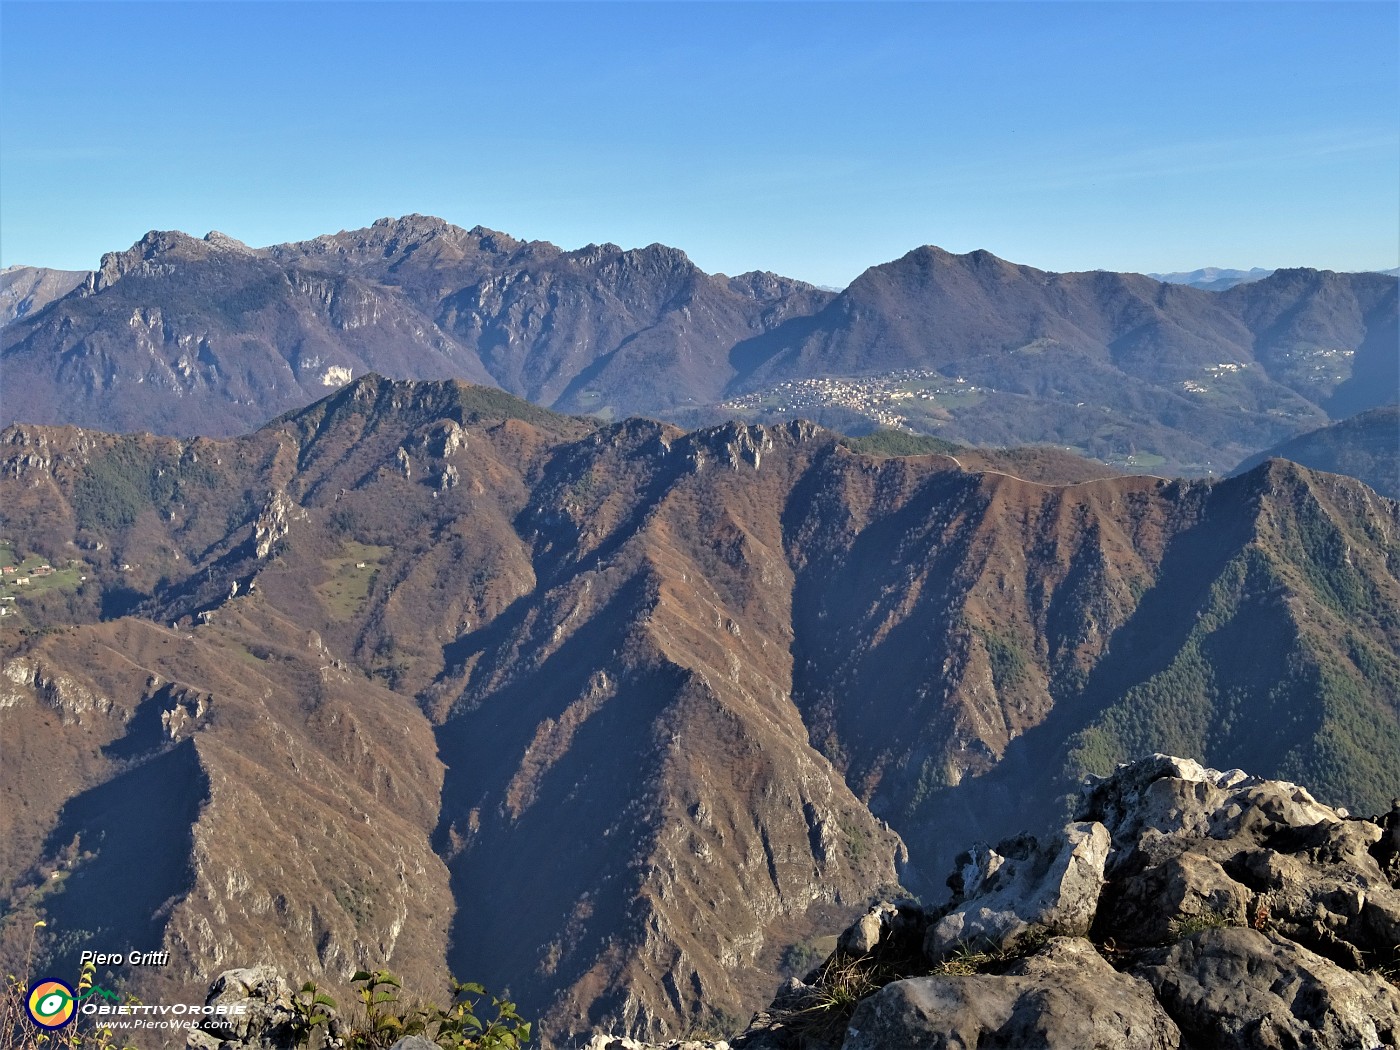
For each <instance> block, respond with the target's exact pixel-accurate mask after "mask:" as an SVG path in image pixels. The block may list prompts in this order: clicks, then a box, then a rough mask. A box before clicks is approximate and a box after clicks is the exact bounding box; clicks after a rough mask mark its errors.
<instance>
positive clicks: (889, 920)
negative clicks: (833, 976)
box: [836, 900, 926, 956]
mask: <svg viewBox="0 0 1400 1050" xmlns="http://www.w3.org/2000/svg"><path fill="white" fill-rule="evenodd" d="M925 925H926V920H925V918H924V914H923V909H922V908H920V907H919V906H918V905H917V904H915V903H914V902H913V901H910V900H901V901H896V902H894V903H891V902H889V901H880V902H879V903H878V904H875V905H874V906H872V907H871V909H870V910H869V911H868V912H866V913H865V914H864V915H862V916H861V917H860V918H859V919H857V920H856V921H855V922H854V923H852V924H851V925H850V926H849V927H848V928H847V929H846V931H845V932H844V933H842V934H841V936H840V937H839V938H838V939H837V941H836V950H837V951H838V952H840V953H841V954H842V955H846V956H860V955H870V954H871V953H874V952H889V951H893V952H900V953H904V952H908V951H918V950H919V946H920V944H921V942H922V939H923V931H924V926H925ZM910 942H912V943H910Z"/></svg>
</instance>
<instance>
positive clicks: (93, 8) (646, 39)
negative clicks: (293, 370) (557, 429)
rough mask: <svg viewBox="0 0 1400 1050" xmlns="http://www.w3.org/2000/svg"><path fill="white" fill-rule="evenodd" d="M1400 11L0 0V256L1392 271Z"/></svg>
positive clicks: (1397, 231) (847, 268) (1397, 203)
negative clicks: (454, 257)
mask: <svg viewBox="0 0 1400 1050" xmlns="http://www.w3.org/2000/svg"><path fill="white" fill-rule="evenodd" d="M1397 55H1400V5H1397V4H1395V3H1393V2H1377V3H1357V4H1348V3H1337V2H1332V3H1309V2H1292V3H1282V4H1275V3H1268V2H1259V3H1225V4H1220V3H1209V2H1177V3H1089V4H1079V3H1050V2H1043V3H970V4H963V3H937V2H934V3H922V4H889V5H886V4H872V3H861V4H840V3H835V4H816V3H775V4H757V3H755V4H725V3H702V4H684V3H665V4H661V3H658V4H649V3H618V4H592V3H570V4H561V5H555V4H533V3H514V4H504V5H497V4H467V3H427V4H404V3H398V4H389V3H371V4H340V3H233V4H219V3H152V4H124V3H110V2H109V3H101V4H95V5H89V4H83V3H23V2H16V0H5V2H4V3H3V4H0V59H3V62H0V95H2V96H3V97H2V100H0V102H2V108H0V262H3V263H4V264H5V265H9V264H13V263H30V264H36V265H46V266H56V267H65V268H74V269H76V268H89V267H92V266H95V265H96V263H97V261H98V258H99V257H100V255H101V253H102V252H104V251H108V250H113V249H119V248H124V247H126V246H128V245H130V244H131V243H132V242H133V241H135V240H136V239H137V238H138V237H140V236H141V234H142V233H144V232H145V231H146V230H148V229H152V228H161V229H170V228H175V229H183V230H186V231H188V232H191V233H195V234H203V233H204V232H206V231H208V230H210V229H219V230H222V231H223V232H225V233H228V234H230V235H232V236H234V237H238V238H239V239H241V240H244V241H247V242H248V243H250V244H255V245H262V244H269V243H274V242H278V241H284V240H293V239H300V238H305V237H311V236H314V235H316V234H319V233H326V232H333V231H335V230H339V229H345V228H349V229H353V228H356V227H360V226H365V225H368V224H369V223H370V222H371V221H373V220H374V219H376V218H378V217H380V216H384V215H400V214H405V213H408V212H414V211H417V212H424V213H429V214H436V215H441V216H443V217H444V218H446V219H449V220H450V221H452V222H456V223H458V224H460V225H463V226H472V225H476V224H481V225H484V226H489V227H492V228H495V229H500V230H504V231H506V232H508V233H511V234H513V235H515V236H518V237H525V238H539V239H544V240H550V241H554V242H555V243H557V244H561V245H563V246H565V247H570V248H572V247H578V246H581V245H583V244H586V243H588V242H590V241H614V242H617V243H619V244H622V245H624V246H626V247H632V246H637V245H644V244H648V243H651V242H653V241H661V242H664V243H667V244H672V245H675V246H677V247H680V248H683V249H685V250H686V251H687V252H688V253H689V254H690V256H691V257H692V258H693V259H694V260H695V261H696V262H697V263H698V264H699V265H701V266H702V267H704V268H705V269H707V270H711V271H724V272H727V273H737V272H741V271H743V270H750V269H768V270H774V271H777V272H780V273H785V274H789V275H791V276H795V277H801V278H805V279H807V280H810V281H814V282H817V283H821V284H828V285H838V286H839V285H844V284H845V283H847V282H848V281H850V280H851V279H852V278H853V277H855V276H856V275H857V274H858V273H859V272H860V271H861V270H863V269H865V268H866V267H867V266H870V265H873V264H876V263H880V262H884V261H887V260H889V259H892V258H896V257H898V256H900V255H903V254H904V253H905V252H907V251H908V250H910V249H911V248H913V247H915V246H917V245H920V244H926V243H930V244H938V245H940V246H942V247H944V248H947V249H949V250H952V251H959V252H964V251H971V250H973V249H975V248H986V249H988V250H990V251H992V252H995V253H996V254H998V255H1000V256H1003V257H1004V258H1009V259H1012V260H1014V261H1016V262H1023V263H1029V264H1032V265H1035V266H1040V267H1043V268H1046V269H1053V270H1080V269H1094V268H1106V269H1115V270H1146V271H1150V270H1176V269H1191V268H1194V267H1196V266H1204V265H1218V266H1240V267H1249V266H1267V267H1275V266H1289V265H1310V266H1320V267H1327V268H1331V269H1339V270H1346V269H1376V268H1388V267H1392V266H1395V265H1397V264H1400V71H1398V70H1397Z"/></svg>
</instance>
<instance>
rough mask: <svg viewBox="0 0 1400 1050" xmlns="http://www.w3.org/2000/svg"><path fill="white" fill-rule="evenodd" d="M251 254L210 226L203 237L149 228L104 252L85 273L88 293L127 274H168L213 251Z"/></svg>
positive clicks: (99, 290) (242, 244) (241, 244)
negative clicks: (124, 244) (133, 239)
mask: <svg viewBox="0 0 1400 1050" xmlns="http://www.w3.org/2000/svg"><path fill="white" fill-rule="evenodd" d="M216 252H218V253H234V254H239V255H249V256H251V255H252V254H253V251H252V249H251V248H249V247H248V246H247V245H245V244H244V243H243V242H241V241H236V240H234V239H233V238H232V237H228V236H225V235H224V234H222V233H219V232H218V231H214V230H211V231H210V232H209V234H208V236H206V237H203V238H198V237H191V236H190V235H189V234H188V233H184V232H182V231H180V230H151V231H149V232H148V233H147V234H146V235H145V236H144V237H142V238H141V239H140V240H138V241H137V242H136V243H135V244H133V245H132V246H131V247H130V248H128V249H127V250H126V251H124V252H108V253H107V254H106V255H104V256H102V262H101V263H100V264H99V265H98V268H97V270H96V272H94V273H92V274H90V275H89V276H88V279H87V282H86V285H85V287H86V290H87V292H88V293H89V294H91V293H95V292H101V291H104V290H105V289H107V288H110V287H111V286H112V285H113V284H115V283H116V282H117V281H119V280H121V279H122V278H123V277H126V276H128V275H130V274H133V273H135V274H140V275H142V276H145V277H169V276H171V275H173V274H174V273H175V272H176V269H177V267H178V265H179V264H180V263H182V262H195V261H200V260H204V259H207V258H209V257H210V256H211V255H212V254H214V253H216Z"/></svg>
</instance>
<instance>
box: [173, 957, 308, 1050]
mask: <svg viewBox="0 0 1400 1050" xmlns="http://www.w3.org/2000/svg"><path fill="white" fill-rule="evenodd" d="M204 1005H206V1006H215V1007H218V1006H223V1007H227V1008H229V1009H230V1010H235V1009H238V1008H240V1007H241V1008H243V1010H244V1012H243V1013H242V1014H236V1013H232V1012H230V1013H227V1014H213V1015H210V1016H209V1018H208V1019H207V1020H205V1021H204V1022H203V1024H202V1027H201V1028H199V1029H194V1030H192V1031H191V1032H190V1033H189V1035H188V1037H187V1038H186V1040H185V1046H186V1047H188V1048H190V1050H219V1048H221V1047H222V1048H227V1047H230V1046H236V1047H239V1048H240V1050H291V1048H292V1047H294V1046H295V1045H296V1041H297V1040H296V1035H297V1033H296V1030H295V1027H294V1021H295V1014H294V1013H293V1011H292V986H291V985H290V984H288V983H287V981H286V980H285V979H284V978H283V977H282V976H281V975H280V974H279V973H278V972H277V971H276V970H274V969H273V968H272V967H271V966H253V967H248V968H246V969H239V970H225V971H224V972H223V973H221V974H220V975H219V976H218V977H217V978H215V980H214V983H213V984H212V985H210V986H209V994H208V995H207V996H206V997H205V999H204Z"/></svg>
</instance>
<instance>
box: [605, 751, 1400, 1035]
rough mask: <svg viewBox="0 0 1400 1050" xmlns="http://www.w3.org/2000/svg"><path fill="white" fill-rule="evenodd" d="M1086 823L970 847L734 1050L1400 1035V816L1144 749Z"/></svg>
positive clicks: (1091, 801)
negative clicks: (1399, 981) (944, 886)
mask: <svg viewBox="0 0 1400 1050" xmlns="http://www.w3.org/2000/svg"><path fill="white" fill-rule="evenodd" d="M1075 817H1076V819H1075V822H1074V823H1071V824H1068V825H1067V826H1066V827H1065V828H1064V829H1063V831H1061V832H1060V833H1058V834H1056V835H1054V836H1051V837H1049V838H1048V839H1047V840H1045V841H1037V840H1036V839H1033V838H1031V837H1029V836H1022V837H1020V838H1017V839H1013V840H1010V841H1008V842H1003V843H1001V844H999V845H998V846H996V847H995V848H987V847H985V846H978V847H974V848H973V849H972V850H970V851H968V852H967V853H965V854H963V855H962V857H960V858H959V868H958V870H957V871H956V872H955V873H954V874H953V876H952V877H951V878H950V879H949V885H950V887H951V888H952V889H953V890H954V896H953V899H952V901H951V902H950V903H949V904H948V905H946V906H945V907H943V908H941V909H938V910H934V911H929V910H926V909H923V908H921V907H920V906H918V905H917V904H914V903H912V902H899V903H896V904H890V903H881V904H879V905H877V906H876V907H874V908H872V909H871V910H870V912H869V913H868V914H867V915H866V916H865V917H864V918H862V919H861V920H860V921H859V922H857V923H856V924H855V925H854V926H852V927H851V928H850V929H848V930H847V931H846V932H845V933H844V934H843V935H842V937H841V939H840V942H839V946H838V948H837V951H836V953H835V954H833V955H832V956H831V957H830V958H828V959H827V960H826V962H824V963H823V964H822V965H821V966H820V967H819V968H817V969H816V970H814V971H813V972H812V973H810V974H809V975H808V976H807V980H806V981H796V980H794V981H792V982H790V983H789V985H788V986H787V987H786V988H785V989H784V991H783V992H782V994H781V995H780V996H779V997H778V999H777V1000H776V1001H775V1002H774V1003H773V1006H772V1007H771V1009H770V1010H769V1012H767V1013H766V1014H763V1015H760V1016H759V1017H758V1018H756V1019H755V1022H754V1024H753V1025H752V1026H751V1027H750V1028H749V1030H748V1031H747V1032H745V1033H744V1034H743V1035H741V1036H739V1037H738V1038H737V1039H736V1040H735V1041H734V1043H733V1045H734V1046H735V1047H736V1048H745V1050H795V1048H836V1047H840V1048H841V1050H911V1048H919V1047H928V1048H943V1047H972V1046H982V1047H985V1046H997V1047H1025V1048H1030V1047H1063V1048H1066V1050H1068V1048H1084V1047H1103V1048H1110V1047H1112V1048H1142V1050H1169V1048H1194V1050H1205V1048H1215V1047H1221V1048H1224V1047H1231V1048H1236V1047H1247V1048H1255V1047H1257V1048H1261V1050H1262V1048H1281V1047H1315V1048H1330V1047H1336V1048H1339V1050H1340V1048H1343V1047H1346V1048H1365V1050H1370V1048H1378V1047H1394V1046H1396V1045H1397V1042H1400V988H1397V986H1396V983H1395V979H1396V973H1397V963H1400V949H1398V946H1400V893H1397V885H1400V802H1397V804H1396V805H1395V807H1394V808H1392V810H1391V812H1390V813H1389V814H1387V815H1385V816H1383V817H1380V818H1373V819H1357V818H1354V817H1351V816H1350V815H1349V814H1348V813H1347V812H1346V811H1345V810H1339V809H1332V808H1329V807H1327V806H1324V805H1320V804H1319V803H1318V802H1317V801H1316V800H1314V799H1313V797H1312V796H1311V795H1310V794H1309V793H1308V791H1307V790H1306V789H1304V788H1301V787H1298V786H1296V785H1294V784H1290V783H1286V782H1283V781H1275V780H1261V779H1258V778H1255V777H1251V776H1248V775H1246V774H1245V773H1242V772H1240V771H1239V770H1231V771H1229V772H1224V773H1222V772H1218V771H1216V770H1213V769H1205V768H1203V767H1201V766H1200V765H1198V764H1197V763H1195V762H1192V761H1189V760H1186V759H1179V758H1171V757H1168V756H1165V755H1154V756H1152V757H1151V758H1148V759H1145V760H1142V761H1139V762H1136V763H1133V764H1131V765H1126V766H1122V767H1120V768H1119V769H1118V771H1117V772H1116V773H1114V774H1113V775H1111V776H1108V777H1105V778H1102V779H1092V780H1091V781H1090V782H1089V783H1088V784H1087V785H1086V787H1085V789H1084V794H1083V797H1082V799H1081V804H1080V806H1079V810H1078V812H1077V813H1076V815H1075ZM857 998H858V1001H857ZM643 1045H644V1044H640V1043H635V1042H632V1041H630V1040H620V1039H611V1038H608V1037H603V1036H600V1037H598V1038H596V1039H595V1040H594V1042H593V1044H591V1048H592V1050H634V1048H641V1047H643ZM666 1045H667V1046H668V1047H670V1048H676V1050H679V1048H681V1047H690V1046H696V1047H701V1046H704V1047H714V1046H721V1045H722V1044H713V1043H706V1044H687V1043H671V1044H666Z"/></svg>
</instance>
